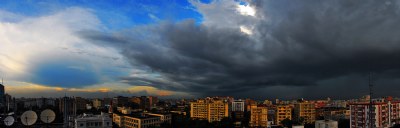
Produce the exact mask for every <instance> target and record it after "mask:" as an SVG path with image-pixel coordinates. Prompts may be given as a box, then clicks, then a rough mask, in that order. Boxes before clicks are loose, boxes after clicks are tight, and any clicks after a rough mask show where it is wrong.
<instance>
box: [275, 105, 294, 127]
mask: <svg viewBox="0 0 400 128" xmlns="http://www.w3.org/2000/svg"><path fill="white" fill-rule="evenodd" d="M284 119H289V120H292V107H290V106H289V105H278V106H276V111H275V124H278V125H279V124H281V121H282V120H284Z"/></svg>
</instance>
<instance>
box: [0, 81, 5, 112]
mask: <svg viewBox="0 0 400 128" xmlns="http://www.w3.org/2000/svg"><path fill="white" fill-rule="evenodd" d="M4 94H5V91H4V85H3V79H2V81H1V83H0V107H5V106H6V104H5V97H4Z"/></svg>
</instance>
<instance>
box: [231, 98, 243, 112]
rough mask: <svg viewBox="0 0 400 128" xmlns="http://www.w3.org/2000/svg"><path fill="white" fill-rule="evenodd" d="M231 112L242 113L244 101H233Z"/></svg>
mask: <svg viewBox="0 0 400 128" xmlns="http://www.w3.org/2000/svg"><path fill="white" fill-rule="evenodd" d="M232 112H244V101H243V100H234V101H233V102H232Z"/></svg>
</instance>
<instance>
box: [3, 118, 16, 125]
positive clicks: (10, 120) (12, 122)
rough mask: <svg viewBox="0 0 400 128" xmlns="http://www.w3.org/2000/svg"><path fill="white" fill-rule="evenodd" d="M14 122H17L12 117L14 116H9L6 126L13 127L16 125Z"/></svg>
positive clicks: (5, 120)
mask: <svg viewBox="0 0 400 128" xmlns="http://www.w3.org/2000/svg"><path fill="white" fill-rule="evenodd" d="M14 122H15V120H14V117H12V116H7V117H6V118H5V119H4V124H5V125H6V126H11V125H13V124H14Z"/></svg>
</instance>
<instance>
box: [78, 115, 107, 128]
mask: <svg viewBox="0 0 400 128" xmlns="http://www.w3.org/2000/svg"><path fill="white" fill-rule="evenodd" d="M75 128H112V119H111V118H110V117H109V115H108V114H106V113H101V115H93V114H83V115H80V116H78V117H77V118H76V119H75Z"/></svg>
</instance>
